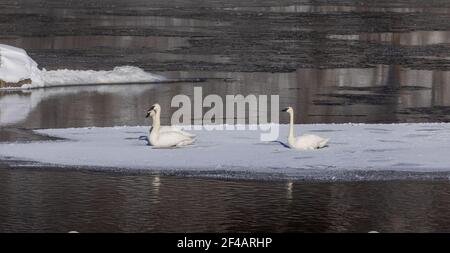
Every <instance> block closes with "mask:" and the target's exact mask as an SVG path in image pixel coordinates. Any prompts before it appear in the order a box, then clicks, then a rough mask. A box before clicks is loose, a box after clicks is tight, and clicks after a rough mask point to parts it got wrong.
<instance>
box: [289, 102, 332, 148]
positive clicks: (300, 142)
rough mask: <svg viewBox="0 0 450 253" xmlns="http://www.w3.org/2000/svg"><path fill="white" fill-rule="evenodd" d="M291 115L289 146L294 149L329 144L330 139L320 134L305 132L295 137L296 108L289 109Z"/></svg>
mask: <svg viewBox="0 0 450 253" xmlns="http://www.w3.org/2000/svg"><path fill="white" fill-rule="evenodd" d="M287 112H288V113H289V117H290V124H289V135H288V146H289V147H290V148H292V149H299V150H312V149H319V148H323V147H325V146H326V145H327V143H328V141H329V139H324V138H322V137H320V136H317V135H313V134H305V135H302V136H299V137H295V134H294V110H293V109H292V108H291V107H289V108H288V109H287Z"/></svg>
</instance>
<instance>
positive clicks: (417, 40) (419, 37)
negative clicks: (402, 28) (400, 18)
mask: <svg viewBox="0 0 450 253" xmlns="http://www.w3.org/2000/svg"><path fill="white" fill-rule="evenodd" d="M328 37H329V38H330V39H339V40H359V41H374V42H385V43H392V44H394V45H406V46H424V45H434V44H443V43H450V31H413V32H405V33H392V32H387V33H361V34H351V35H329V36H328Z"/></svg>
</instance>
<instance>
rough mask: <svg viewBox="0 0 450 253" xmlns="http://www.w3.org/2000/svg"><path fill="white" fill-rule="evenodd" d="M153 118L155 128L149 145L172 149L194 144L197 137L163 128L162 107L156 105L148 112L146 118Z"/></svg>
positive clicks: (171, 128) (151, 131) (151, 133)
mask: <svg viewBox="0 0 450 253" xmlns="http://www.w3.org/2000/svg"><path fill="white" fill-rule="evenodd" d="M149 116H150V117H152V119H153V126H152V128H151V129H150V136H149V137H150V138H149V143H150V145H152V146H155V147H161V148H170V147H181V146H186V145H190V144H192V143H193V142H194V141H195V139H194V137H195V135H193V134H190V133H187V132H185V131H182V130H179V129H177V128H176V127H173V126H161V106H160V105H159V104H154V105H153V106H152V107H150V109H149V110H148V111H147V115H146V116H145V117H146V118H148V117H149Z"/></svg>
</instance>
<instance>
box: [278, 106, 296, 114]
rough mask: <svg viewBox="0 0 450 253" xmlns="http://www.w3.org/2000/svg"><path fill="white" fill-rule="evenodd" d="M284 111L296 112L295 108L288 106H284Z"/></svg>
mask: <svg viewBox="0 0 450 253" xmlns="http://www.w3.org/2000/svg"><path fill="white" fill-rule="evenodd" d="M281 111H282V112H287V113H293V112H294V110H293V109H292V107H290V106H289V107H286V108H284V109H283V110H281Z"/></svg>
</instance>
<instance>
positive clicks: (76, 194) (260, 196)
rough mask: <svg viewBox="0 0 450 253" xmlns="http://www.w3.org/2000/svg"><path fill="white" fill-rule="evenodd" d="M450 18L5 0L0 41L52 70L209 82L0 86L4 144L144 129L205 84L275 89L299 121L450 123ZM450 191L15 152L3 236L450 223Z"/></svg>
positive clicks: (389, 4) (310, 6)
mask: <svg viewBox="0 0 450 253" xmlns="http://www.w3.org/2000/svg"><path fill="white" fill-rule="evenodd" d="M449 15H450V2H449V1H432V2H428V1H426V2H425V1H416V0H411V1H402V0H398V1H397V0H394V1H368V0H367V1H366V0H362V1H353V0H340V1H334V0H328V1H325V0H320V1H307V0H304V1H294V0H292V1H291V0H283V1H272V0H262V1H242V0H239V1H237V0H231V1H219V0H217V1H216V0H212V1H185V0H177V1H149V0H145V1H144V0H132V1H117V0H102V1H87V0H85V1H68V0H62V1H61V0H38V1H36V0H19V1H9V0H5V1H1V3H0V43H5V44H10V45H14V46H18V47H22V48H25V49H26V50H27V51H28V52H29V54H30V55H31V56H32V57H33V58H34V59H35V60H36V61H37V62H38V63H39V64H40V67H45V68H47V69H57V68H70V69H95V70H99V69H111V68H113V67H114V66H119V65H134V66H139V67H141V68H144V69H145V70H147V71H150V72H154V73H158V74H162V75H164V76H167V77H169V78H206V79H205V81H204V82H201V83H191V82H180V83H171V84H144V85H127V86H124V85H110V86H92V87H70V88H54V89H42V90H34V91H24V92H0V126H1V128H0V139H1V141H33V140H41V139H42V138H43V137H39V136H35V135H33V134H32V132H31V131H30V129H36V128H65V127H84V126H98V127H103V126H115V125H145V124H148V123H149V122H148V121H145V119H144V114H145V110H146V109H148V107H149V106H150V105H151V104H153V103H155V102H158V103H160V104H161V105H162V106H163V108H168V107H169V105H170V102H171V99H172V97H173V96H174V95H177V94H186V95H188V96H191V97H192V94H193V87H194V86H201V87H203V92H204V96H206V95H207V94H218V95H219V96H221V97H224V96H225V95H228V94H242V95H248V94H255V95H260V94H263V95H264V94H267V95H270V94H278V95H280V107H284V106H288V105H290V106H293V107H295V108H297V110H296V123H333V122H338V123H342V122H366V123H394V122H436V121H444V122H448V121H449V120H450V118H449V117H450V116H449V115H450V88H449V87H450V86H449V85H450V32H449V31H450V23H449V22H448V20H449ZM175 109H176V108H171V109H170V110H168V111H166V112H164V114H163V116H162V121H163V123H168V122H169V119H170V117H169V115H171V112H173V111H174V110H175ZM196 120H198V119H196ZM280 121H281V122H283V123H284V122H286V121H287V117H286V115H281V118H280ZM449 192H450V184H449V183H448V182H447V181H445V180H440V181H431V180H430V181H373V182H370V181H369V182H340V183H336V182H322V183H313V182H306V183H305V182H285V181H257V180H254V181H244V180H239V181H234V180H216V179H204V178H192V177H176V176H158V175H150V174H137V173H133V172H127V173H124V172H121V173H113V172H94V171H85V170H83V171H77V170H71V169H55V168H51V169H50V168H47V167H45V166H40V165H36V166H34V167H30V166H26V167H22V166H18V165H16V164H9V163H7V162H4V161H2V162H0V231H1V232H43V231H45V232H47V231H51V232H67V231H70V230H77V231H80V232H99V231H108V232H147V231H161V232H185V231H186V232H215V231H217V232H227V231H233V232H234V231H273V232H286V231H294V232H367V231H370V230H377V231H380V232H409V231H415V232H448V231H449V229H448V227H449V225H450V224H449V223H450V219H449V218H450V217H449V215H447V213H448V212H447V210H448V209H449V207H450V206H449V202H450V198H449V196H448V194H449Z"/></svg>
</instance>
